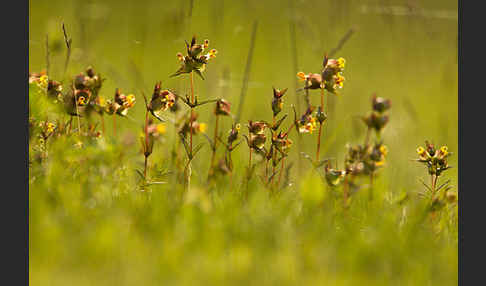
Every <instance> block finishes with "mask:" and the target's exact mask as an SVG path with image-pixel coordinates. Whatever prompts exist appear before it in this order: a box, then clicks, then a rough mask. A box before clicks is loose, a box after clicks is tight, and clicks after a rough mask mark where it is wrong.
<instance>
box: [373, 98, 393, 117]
mask: <svg viewBox="0 0 486 286" xmlns="http://www.w3.org/2000/svg"><path fill="white" fill-rule="evenodd" d="M372 107H373V110H374V111H377V112H379V113H383V112H385V111H386V110H388V109H390V107H391V101H390V100H389V99H384V98H382V97H377V96H376V95H373V99H372Z"/></svg>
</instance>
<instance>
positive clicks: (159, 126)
mask: <svg viewBox="0 0 486 286" xmlns="http://www.w3.org/2000/svg"><path fill="white" fill-rule="evenodd" d="M155 129H156V130H157V132H158V133H160V134H165V131H166V130H167V127H166V126H165V124H164V123H159V124H157V126H156V127H155Z"/></svg>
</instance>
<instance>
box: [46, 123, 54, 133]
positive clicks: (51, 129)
mask: <svg viewBox="0 0 486 286" xmlns="http://www.w3.org/2000/svg"><path fill="white" fill-rule="evenodd" d="M54 128H56V125H54V124H53V123H51V122H49V123H47V124H46V130H47V133H52V132H54Z"/></svg>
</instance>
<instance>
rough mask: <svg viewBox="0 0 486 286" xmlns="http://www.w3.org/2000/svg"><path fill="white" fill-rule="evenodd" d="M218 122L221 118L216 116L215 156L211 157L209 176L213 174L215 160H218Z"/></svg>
mask: <svg viewBox="0 0 486 286" xmlns="http://www.w3.org/2000/svg"><path fill="white" fill-rule="evenodd" d="M218 122H219V116H218V115H216V123H215V126H214V146H213V154H212V155H211V165H210V166H209V176H211V175H212V174H213V167H214V160H215V159H216V147H217V144H218V140H217V137H218Z"/></svg>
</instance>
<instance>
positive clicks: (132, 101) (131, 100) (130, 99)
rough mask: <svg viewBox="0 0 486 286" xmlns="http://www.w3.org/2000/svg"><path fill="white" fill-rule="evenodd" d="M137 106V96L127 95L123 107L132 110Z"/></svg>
mask: <svg viewBox="0 0 486 286" xmlns="http://www.w3.org/2000/svg"><path fill="white" fill-rule="evenodd" d="M134 104H135V95H133V94H129V95H127V97H126V99H125V102H123V106H124V107H125V108H131V107H132V106H133V105H134Z"/></svg>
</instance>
